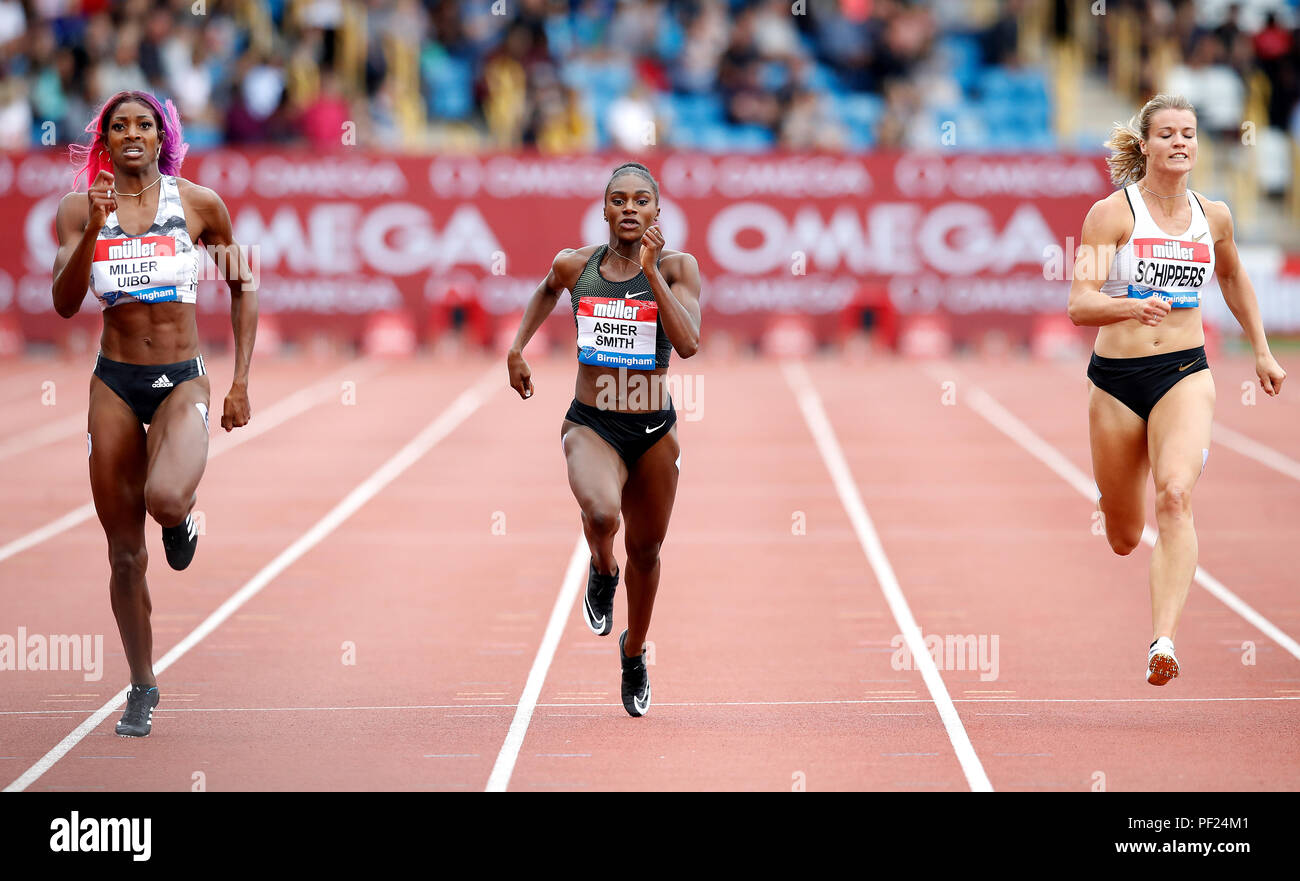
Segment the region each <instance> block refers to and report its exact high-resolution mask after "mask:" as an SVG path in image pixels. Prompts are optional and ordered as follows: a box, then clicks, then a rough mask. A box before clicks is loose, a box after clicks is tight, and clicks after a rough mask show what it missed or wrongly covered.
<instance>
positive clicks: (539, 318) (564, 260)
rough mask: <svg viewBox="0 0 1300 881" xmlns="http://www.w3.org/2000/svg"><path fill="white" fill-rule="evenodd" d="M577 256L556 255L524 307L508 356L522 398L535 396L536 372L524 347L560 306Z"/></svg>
mask: <svg viewBox="0 0 1300 881" xmlns="http://www.w3.org/2000/svg"><path fill="white" fill-rule="evenodd" d="M575 253H577V252H575V251H573V250H571V249H569V248H565V249H564V250H563V251H561V252H560V253H558V254H556V255H555V259H554V260H552V261H551V271H550V272H548V273H546V278H544V279H542V283H541V284H539V285H538V286H537V290H535V291H533V295H532V296H531V297H529V298H528V305H527V306H526V307H524V317H523V319H522V320H521V321H520V322H519V331H518V332H517V333H516V334H515V341H514V342H513V343H511V344H510V351H509V352H507V353H506V368H507V369H508V370H509V371H510V387H511V388H512V389H514V390H515V391H517V392H519V397H521V398H531V397H532V396H533V371H532V369H531V368H529V366H528V362H527V361H525V360H524V346H526V345H528V341H529V340H531V339H532V338H533V334H535V333H537V328H539V327H541V326H542V322H544V321H546V319H547V318H548V317H549V316H550V314H551V312H552V311H554V309H555V304H556V302H557V301H558V300H559V299H560V294H562V293H564V291H565V290H566V289H567V288H568V287H569V284H572V283H573V282H572V281H571V280H570V275H571V272H570V270H571V268H572V267H570V266H569V264H570V263H571V262H572V259H573V255H574V254H575Z"/></svg>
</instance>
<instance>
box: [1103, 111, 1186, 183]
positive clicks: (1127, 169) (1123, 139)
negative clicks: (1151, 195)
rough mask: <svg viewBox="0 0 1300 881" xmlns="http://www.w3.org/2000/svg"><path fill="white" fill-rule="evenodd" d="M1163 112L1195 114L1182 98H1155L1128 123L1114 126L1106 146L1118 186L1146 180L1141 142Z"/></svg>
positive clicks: (1112, 179)
mask: <svg viewBox="0 0 1300 881" xmlns="http://www.w3.org/2000/svg"><path fill="white" fill-rule="evenodd" d="M1161 110H1190V111H1192V114H1193V115H1195V114H1196V108H1195V107H1193V106H1192V104H1191V102H1190V101H1188V100H1187V99H1186V98H1184V97H1183V96H1182V95H1156V96H1155V97H1154V98H1152V99H1151V100H1150V101H1148V102H1147V103H1146V104H1144V105H1142V109H1141V110H1140V111H1138V113H1137V115H1136V116H1134V117H1133V118H1132V119H1130V120H1129V121H1128V122H1117V123H1115V126H1114V128H1112V129H1111V132H1110V140H1109V141H1107V142H1106V146H1107V147H1109V148H1110V151H1111V152H1110V155H1109V156H1107V157H1106V164H1107V165H1109V166H1110V179H1111V182H1112V183H1113V184H1115V186H1117V187H1126V186H1128V185H1129V184H1131V183H1136V182H1137V181H1140V180H1142V178H1144V177H1146V173H1147V157H1146V156H1144V155H1143V154H1142V144H1141V142H1142V141H1144V140H1146V137H1147V133H1148V132H1149V131H1150V130H1151V117H1153V116H1155V115H1156V113H1157V112H1158V111H1161Z"/></svg>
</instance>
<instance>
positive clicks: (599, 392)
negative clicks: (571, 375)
mask: <svg viewBox="0 0 1300 881" xmlns="http://www.w3.org/2000/svg"><path fill="white" fill-rule="evenodd" d="M667 376H668V368H667V367H656V368H655V369H654V370H629V369H628V368H626V367H598V366H596V365H594V364H579V365H578V377H577V380H576V381H575V382H574V388H573V396H574V397H575V398H577V399H578V402H579V403H581V404H586V405H587V406H589V407H597V408H599V409H601V410H613V411H615V412H618V413H653V412H657V411H659V410H664V409H667V407H668V403H669V394H670V391H669V387H668V383H667V382H666V377H667Z"/></svg>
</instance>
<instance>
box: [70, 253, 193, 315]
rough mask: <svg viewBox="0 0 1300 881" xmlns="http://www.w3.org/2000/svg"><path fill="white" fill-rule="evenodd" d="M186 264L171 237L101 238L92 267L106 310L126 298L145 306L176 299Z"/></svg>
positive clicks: (97, 290)
mask: <svg viewBox="0 0 1300 881" xmlns="http://www.w3.org/2000/svg"><path fill="white" fill-rule="evenodd" d="M184 261H185V258H184V257H180V256H177V254H176V241H175V240H174V239H173V238H172V237H171V236H140V237H138V238H123V239H100V240H99V241H97V242H95V259H94V262H93V263H92V264H91V275H92V278H93V279H94V287H95V293H96V296H98V297H99V299H100V300H102V301H103V302H104V305H105V306H106V307H107V306H112V305H114V304H115V303H116V302H117V301H118V300H119V299H121V298H122V297H131V298H133V299H136V300H139V301H141V302H144V303H163V302H167V301H169V300H176V299H178V297H177V294H176V284H177V282H178V281H179V280H182V279H183V273H184V272H185V271H186V267H185V266H184V265H183V264H184ZM190 262H191V263H192V262H193V261H192V260H191V261H190Z"/></svg>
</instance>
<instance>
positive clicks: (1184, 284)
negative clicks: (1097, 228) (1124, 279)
mask: <svg viewBox="0 0 1300 881" xmlns="http://www.w3.org/2000/svg"><path fill="white" fill-rule="evenodd" d="M1133 257H1134V261H1135V262H1134V267H1133V268H1134V276H1133V282H1134V283H1133V284H1130V285H1129V286H1128V295H1129V296H1130V297H1133V298H1135V299H1139V300H1145V299H1146V298H1147V297H1150V296H1151V295H1152V294H1154V295H1156V296H1158V297H1160V298H1161V299H1164V300H1167V301H1168V302H1169V305H1170V306H1172V307H1173V308H1175V309H1195V308H1196V307H1198V306H1200V305H1201V291H1200V289H1201V287H1203V286H1204V285H1205V282H1206V275H1207V274H1208V273H1209V270H1210V245H1209V243H1208V242H1185V241H1182V240H1180V239H1170V238H1164V239H1134V240H1133ZM1178 288H1193V289H1194V290H1186V289H1184V290H1178Z"/></svg>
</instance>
